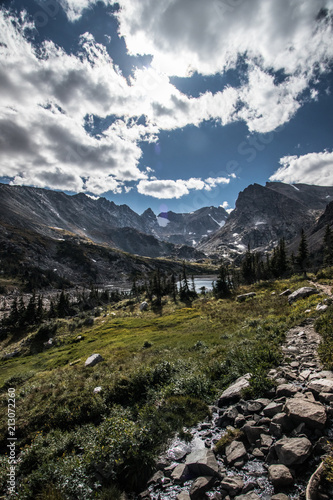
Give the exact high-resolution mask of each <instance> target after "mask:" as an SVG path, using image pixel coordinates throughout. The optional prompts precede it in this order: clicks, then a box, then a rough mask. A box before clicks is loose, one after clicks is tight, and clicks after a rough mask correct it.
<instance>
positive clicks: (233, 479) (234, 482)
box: [220, 476, 244, 496]
mask: <svg viewBox="0 0 333 500" xmlns="http://www.w3.org/2000/svg"><path fill="white" fill-rule="evenodd" d="M243 487H244V481H243V479H242V478H241V477H240V476H227V477H225V478H224V479H223V480H222V481H221V484H220V488H221V489H222V490H225V491H227V492H228V493H229V494H230V495H231V496H235V495H237V494H238V493H240V492H241V491H242V489H243Z"/></svg>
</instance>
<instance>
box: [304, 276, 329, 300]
mask: <svg viewBox="0 0 333 500" xmlns="http://www.w3.org/2000/svg"><path fill="white" fill-rule="evenodd" d="M309 284H310V285H311V286H313V287H315V288H319V289H320V290H321V291H322V292H324V293H326V295H328V296H329V297H332V296H333V295H332V289H333V287H332V286H331V285H321V284H320V283H315V282H314V281H310V280H309Z"/></svg>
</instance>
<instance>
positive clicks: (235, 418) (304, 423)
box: [148, 322, 333, 500]
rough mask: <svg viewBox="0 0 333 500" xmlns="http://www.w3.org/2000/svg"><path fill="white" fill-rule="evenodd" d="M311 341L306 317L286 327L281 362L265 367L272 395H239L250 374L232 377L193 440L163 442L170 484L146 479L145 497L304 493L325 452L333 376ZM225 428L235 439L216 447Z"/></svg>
mask: <svg viewBox="0 0 333 500" xmlns="http://www.w3.org/2000/svg"><path fill="white" fill-rule="evenodd" d="M319 342H320V338H319V335H318V334H316V332H315V331H314V329H313V326H312V323H311V322H308V323H304V324H303V325H302V327H295V328H292V329H291V330H290V331H289V332H288V333H287V336H286V342H285V344H284V346H283V352H284V355H285V360H284V361H283V362H282V363H281V365H280V366H279V367H278V368H276V369H274V370H271V371H270V372H269V376H270V377H271V378H272V379H273V380H275V381H276V383H277V385H276V390H275V394H274V395H271V397H270V398H269V399H268V398H259V399H256V400H247V401H245V400H243V399H241V397H242V388H243V387H244V386H246V384H248V381H249V378H250V374H247V375H246V376H244V377H241V378H240V379H238V380H237V381H236V382H235V383H234V384H232V385H231V386H230V387H229V388H228V389H226V390H225V391H224V392H223V394H222V395H221V397H220V398H219V401H218V407H213V408H212V411H213V418H212V420H207V421H205V422H204V423H202V424H199V425H198V426H197V427H195V428H193V429H191V432H192V434H193V435H194V436H195V439H194V440H193V442H192V443H188V444H183V445H181V443H180V442H177V443H175V444H174V445H173V446H171V448H170V450H168V452H167V455H166V456H167V457H169V459H168V460H167V462H168V465H167V466H166V467H165V468H164V475H165V476H168V478H170V482H166V483H164V484H161V483H156V484H155V486H154V485H150V486H149V497H148V498H150V499H152V500H157V499H158V498H168V499H169V498H170V499H176V498H179V499H184V500H185V499H187V500H188V499H189V498H190V499H192V498H198V499H199V498H200V499H208V498H211V499H215V500H217V499H221V498H222V499H223V498H228V497H229V498H230V499H235V500H236V499H238V500H239V499H240V500H253V499H260V498H265V499H266V498H267V500H268V499H270V500H273V499H274V500H286V499H287V500H288V499H289V498H290V497H289V494H290V495H291V496H292V498H298V496H297V497H296V496H295V495H296V494H297V495H298V494H299V491H300V490H299V489H300V485H301V484H303V488H304V492H305V489H306V483H307V480H308V479H309V478H310V476H311V474H313V472H314V470H315V469H316V467H317V465H318V464H319V463H320V461H321V457H322V456H323V454H325V453H327V450H328V445H327V436H328V422H329V419H330V417H331V416H332V415H333V374H332V372H329V371H322V368H321V365H320V362H319V359H318V357H317V347H318V344H319ZM330 396H332V398H331V397H330ZM237 428H238V430H236V429H237ZM227 431H232V432H233V435H234V436H235V437H234V438H233V440H231V441H230V442H229V443H228V444H226V446H225V448H224V449H223V448H222V450H223V451H222V453H221V451H220V450H221V448H220V447H215V444H216V443H217V441H218V440H219V439H220V438H221V436H223V435H224V434H225V433H226V432H227ZM173 450H182V453H172V451H173ZM213 450H214V451H215V455H214V452H213ZM217 450H219V452H217ZM219 453H221V454H219ZM171 456H172V457H173V458H172V459H171V458H170V457H171ZM176 456H177V457H178V459H176V460H175V457H176ZM164 458H165V457H164ZM162 462H163V460H162ZM295 484H297V487H296V486H294V485H295ZM295 488H296V489H295ZM207 491H208V492H209V496H207V494H206V492H207ZM296 492H297V493H296ZM159 495H161V496H160V497H159ZM302 498H303V497H302Z"/></svg>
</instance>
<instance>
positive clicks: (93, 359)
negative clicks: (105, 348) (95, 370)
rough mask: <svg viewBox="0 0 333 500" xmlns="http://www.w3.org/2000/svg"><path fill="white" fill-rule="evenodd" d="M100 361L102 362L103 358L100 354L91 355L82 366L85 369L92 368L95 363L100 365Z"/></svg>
mask: <svg viewBox="0 0 333 500" xmlns="http://www.w3.org/2000/svg"><path fill="white" fill-rule="evenodd" d="M101 361H103V358H102V356H101V355H100V354H92V355H91V356H89V358H87V359H86V362H85V363H84V366H85V367H86V368H88V367H92V366H95V365H97V363H100V362H101Z"/></svg>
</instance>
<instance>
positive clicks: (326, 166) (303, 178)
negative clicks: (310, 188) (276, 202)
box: [270, 151, 333, 186]
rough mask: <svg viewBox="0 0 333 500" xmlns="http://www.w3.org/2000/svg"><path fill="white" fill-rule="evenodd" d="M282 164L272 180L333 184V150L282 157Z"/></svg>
mask: <svg viewBox="0 0 333 500" xmlns="http://www.w3.org/2000/svg"><path fill="white" fill-rule="evenodd" d="M280 164H281V167H280V168H279V169H278V170H277V171H276V172H275V173H274V174H273V175H272V176H271V177H270V180H271V181H282V182H285V183H287V184H294V183H295V184H297V183H303V184H315V185H319V186H333V153H332V152H331V153H330V152H328V151H324V152H321V153H309V154H307V155H303V156H285V157H283V158H281V160H280Z"/></svg>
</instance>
